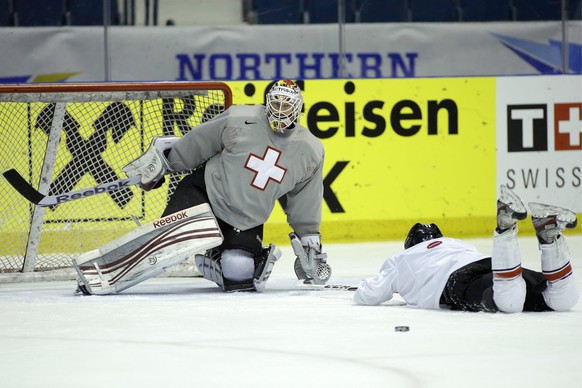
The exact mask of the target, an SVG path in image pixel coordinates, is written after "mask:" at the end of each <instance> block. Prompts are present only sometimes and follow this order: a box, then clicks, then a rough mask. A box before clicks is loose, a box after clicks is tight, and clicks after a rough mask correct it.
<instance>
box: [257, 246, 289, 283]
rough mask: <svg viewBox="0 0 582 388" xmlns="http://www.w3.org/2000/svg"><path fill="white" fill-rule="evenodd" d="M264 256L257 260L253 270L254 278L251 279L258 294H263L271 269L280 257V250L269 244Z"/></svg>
mask: <svg viewBox="0 0 582 388" xmlns="http://www.w3.org/2000/svg"><path fill="white" fill-rule="evenodd" d="M264 252H265V254H264V255H263V257H261V258H260V259H259V260H257V264H256V268H255V276H254V278H253V285H254V286H255V290H257V291H258V292H263V291H264V289H265V285H266V284H267V280H269V277H270V276H271V273H272V272H273V267H274V266H275V263H276V262H277V260H279V259H280V258H281V256H282V253H281V250H280V249H279V248H277V247H276V246H275V244H269V247H268V248H267V249H265V250H264Z"/></svg>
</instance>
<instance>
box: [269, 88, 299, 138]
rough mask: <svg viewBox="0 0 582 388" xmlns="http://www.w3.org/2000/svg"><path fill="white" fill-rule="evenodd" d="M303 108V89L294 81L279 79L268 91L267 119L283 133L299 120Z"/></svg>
mask: <svg viewBox="0 0 582 388" xmlns="http://www.w3.org/2000/svg"><path fill="white" fill-rule="evenodd" d="M301 108H303V96H302V95H301V89H299V86H297V84H296V83H295V82H294V81H291V80H281V81H277V82H275V84H274V85H273V86H272V87H271V90H269V92H268V93H267V102H266V110H267V119H268V120H269V124H270V126H271V129H272V130H273V131H275V132H281V133H283V132H285V130H286V129H287V128H289V127H292V126H293V124H294V123H296V122H298V121H299V116H300V114H301Z"/></svg>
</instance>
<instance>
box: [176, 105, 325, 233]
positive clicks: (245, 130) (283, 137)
mask: <svg viewBox="0 0 582 388" xmlns="http://www.w3.org/2000/svg"><path fill="white" fill-rule="evenodd" d="M323 159H324V150H323V145H322V144H321V141H319V139H317V138H316V137H315V136H313V134H312V133H311V132H309V131H308V130H307V129H306V128H304V127H302V126H300V125H296V126H295V128H293V129H291V130H287V131H286V133H285V134H281V133H277V132H273V131H272V130H271V128H270V126H269V122H268V121H267V116H266V114H265V107H264V106H262V105H255V106H232V107H230V108H229V109H227V110H226V111H225V112H224V113H222V114H221V115H219V116H217V117H215V118H214V119H212V120H210V121H207V122H205V123H203V124H201V125H199V126H197V127H195V128H193V129H192V130H191V131H190V132H189V133H187V134H186V135H185V136H184V137H182V138H181V139H180V140H179V141H178V142H177V143H176V144H175V145H174V147H173V148H172V150H171V152H170V153H169V155H168V160H169V161H170V163H171V164H172V166H173V167H174V168H175V169H176V171H184V170H189V169H194V168H195V167H198V166H199V165H201V164H202V163H204V162H206V161H208V162H207V163H206V170H205V181H206V189H207V193H208V197H209V198H210V205H211V206H212V209H213V211H214V213H215V215H216V216H217V217H218V218H220V219H222V220H224V221H226V222H228V223H229V224H230V225H232V226H234V227H235V228H238V229H241V230H247V229H249V228H252V227H255V226H258V225H261V224H264V223H265V222H266V221H267V219H268V218H269V216H270V214H271V212H272V211H273V208H274V206H275V203H276V201H277V199H278V198H280V197H282V196H284V195H286V196H287V204H286V208H285V212H286V214H287V222H288V223H289V225H290V226H291V227H292V228H293V230H294V231H295V232H296V233H297V234H299V235H305V234H314V233H319V226H320V224H321V202H322V198H323V174H322V168H323Z"/></svg>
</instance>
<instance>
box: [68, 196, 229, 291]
mask: <svg viewBox="0 0 582 388" xmlns="http://www.w3.org/2000/svg"><path fill="white" fill-rule="evenodd" d="M222 240H223V237H222V233H221V231H220V228H219V227H218V223H217V221H216V218H215V217H214V214H213V213H212V210H211V209H210V206H209V205H208V204H201V205H198V206H194V207H191V208H189V209H186V210H182V211H179V212H177V213H174V214H170V215H169V216H167V217H164V218H161V219H158V220H155V221H152V222H150V223H148V224H145V225H142V226H141V227H139V228H138V229H136V230H134V231H132V232H130V233H128V234H126V235H125V236H122V237H120V238H119V239H117V240H114V241H112V242H110V243H108V244H106V245H104V246H103V247H101V248H100V249H96V250H93V251H90V252H87V253H85V254H83V255H81V256H79V257H78V258H76V259H75V260H73V267H74V268H75V269H76V271H77V274H78V275H79V285H80V286H84V292H83V293H89V294H94V295H105V294H113V293H116V292H120V291H123V290H125V289H127V288H129V287H132V286H134V285H136V284H138V283H141V282H143V281H144V280H146V279H149V278H152V277H154V276H157V275H159V274H160V273H162V272H164V271H165V270H166V269H167V268H170V267H173V266H175V265H177V264H180V263H181V262H183V261H185V260H186V259H187V258H188V257H190V256H192V255H194V254H195V253H198V252H201V251H204V250H207V249H210V248H213V247H216V246H219V245H220V244H221V243H222ZM79 288H80V289H81V290H82V291H83V287H79Z"/></svg>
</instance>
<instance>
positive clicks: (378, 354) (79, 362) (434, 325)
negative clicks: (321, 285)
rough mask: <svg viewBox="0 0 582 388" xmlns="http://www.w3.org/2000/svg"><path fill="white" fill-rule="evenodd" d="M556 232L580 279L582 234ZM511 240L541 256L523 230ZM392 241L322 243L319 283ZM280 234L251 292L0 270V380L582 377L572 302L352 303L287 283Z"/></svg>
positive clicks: (530, 382)
mask: <svg viewBox="0 0 582 388" xmlns="http://www.w3.org/2000/svg"><path fill="white" fill-rule="evenodd" d="M567 239H568V240H567V241H568V245H569V247H570V251H571V253H572V264H573V267H574V275H575V276H576V277H577V282H578V285H579V287H580V289H582V281H581V280H582V235H568V236H567ZM470 241H471V242H473V243H474V244H475V245H476V246H477V247H478V248H479V249H481V250H482V251H483V252H485V253H488V252H490V251H491V243H492V242H491V240H490V239H477V240H470ZM520 246H521V248H522V253H523V265H524V267H527V268H530V269H534V270H539V269H540V263H539V252H538V250H537V244H536V242H535V240H534V238H531V237H526V238H520ZM401 247H402V242H385V243H366V244H333V245H332V244H329V245H326V251H327V252H328V256H329V263H330V264H331V265H332V267H333V270H334V274H333V275H332V279H331V281H330V283H334V284H357V283H358V281H359V279H361V278H364V277H368V276H372V275H374V274H375V273H376V272H377V270H378V269H379V268H380V265H381V264H382V262H383V261H384V259H386V258H387V257H388V256H389V255H391V254H392V253H395V252H397V251H399V250H400V249H401ZM281 248H282V251H283V258H282V259H281V260H280V261H279V262H278V263H277V264H276V265H275V269H274V272H273V275H272V278H271V280H270V281H269V283H268V284H267V288H266V291H265V292H264V293H261V294H259V293H223V292H221V291H220V290H219V289H218V288H217V287H216V286H215V285H214V284H213V283H210V282H209V281H206V280H204V279H199V278H197V279H188V278H159V279H152V280H149V281H147V282H145V283H142V284H141V285H139V286H136V287H134V288H132V289H129V290H126V291H125V292H123V293H122V294H120V295H112V296H101V297H99V296H74V295H73V289H74V288H75V284H74V282H71V281H68V282H44V283H24V284H23V283H14V284H0V387H6V388H13V387H60V388H64V387H108V388H110V387H166V388H173V387H205V388H206V387H229V388H233V387H237V388H238V387H249V388H251V387H252V388H259V387H269V388H272V387H277V388H285V387H293V388H297V387H302V388H303V387H318V388H321V387H350V388H356V387H364V388H365V387H390V388H399V387H409V388H412V387H447V388H450V387H469V388H479V387H528V388H532V387H548V386H552V387H579V386H582V385H581V384H582V368H581V365H582V364H581V361H582V302H580V303H578V305H577V306H576V307H575V308H574V309H573V311H570V312H566V313H555V312H549V313H521V314H514V315H509V314H502V313H498V314H487V313H466V312H452V311H428V310H418V309H412V308H409V307H406V306H403V304H402V302H401V300H400V299H395V300H393V301H391V302H390V303H387V304H384V305H381V306H373V307H372V306H371V307H368V306H358V305H355V304H354V303H353V301H352V295H353V292H350V291H338V290H326V291H323V290H318V291H313V290H304V289H298V288H297V287H296V281H295V276H294V274H293V260H294V257H293V255H292V251H291V249H290V247H285V246H283V247H281ZM403 325H405V326H409V327H410V331H409V332H396V331H395V330H394V327H395V326H403Z"/></svg>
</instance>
